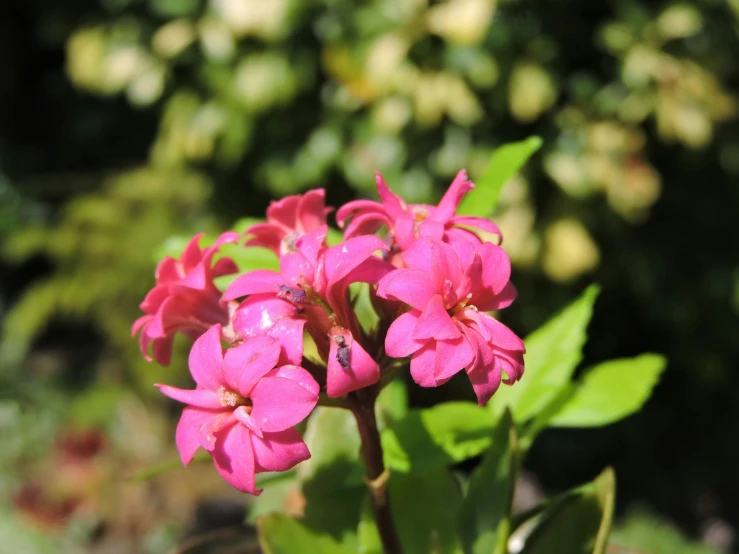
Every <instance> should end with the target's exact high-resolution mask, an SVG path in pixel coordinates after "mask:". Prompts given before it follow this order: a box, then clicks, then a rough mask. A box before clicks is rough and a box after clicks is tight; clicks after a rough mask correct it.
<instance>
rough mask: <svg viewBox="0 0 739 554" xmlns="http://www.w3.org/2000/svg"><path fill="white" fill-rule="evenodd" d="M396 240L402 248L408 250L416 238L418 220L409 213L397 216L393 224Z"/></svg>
mask: <svg viewBox="0 0 739 554" xmlns="http://www.w3.org/2000/svg"><path fill="white" fill-rule="evenodd" d="M392 229H393V236H394V237H395V242H396V243H397V244H398V246H399V247H400V249H401V250H407V249H408V248H410V247H411V245H413V243H414V241H415V240H416V221H415V219H413V218H412V217H411V216H409V215H402V216H400V217H397V218H395V222H394V223H393V226H392Z"/></svg>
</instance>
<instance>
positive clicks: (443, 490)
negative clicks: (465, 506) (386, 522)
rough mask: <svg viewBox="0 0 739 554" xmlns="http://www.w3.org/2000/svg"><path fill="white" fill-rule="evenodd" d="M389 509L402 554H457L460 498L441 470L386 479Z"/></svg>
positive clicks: (459, 547) (448, 476)
mask: <svg viewBox="0 0 739 554" xmlns="http://www.w3.org/2000/svg"><path fill="white" fill-rule="evenodd" d="M389 492H390V507H391V509H392V512H393V519H394V520H395V528H396V529H397V531H398V536H399V538H400V544H401V546H402V547H403V552H404V554H429V553H431V552H433V553H434V554H461V553H462V546H461V544H460V539H459V536H458V533H457V529H456V526H455V514H456V512H457V510H458V509H459V507H460V504H461V501H462V496H461V493H460V491H459V487H458V486H457V484H456V483H455V482H454V479H453V478H452V476H451V474H450V473H449V471H448V470H447V469H445V468H443V467H437V468H433V469H429V470H427V471H425V472H423V473H412V474H402V473H393V474H392V475H391V476H390V486H389Z"/></svg>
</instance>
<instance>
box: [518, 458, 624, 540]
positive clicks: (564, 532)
mask: <svg viewBox="0 0 739 554" xmlns="http://www.w3.org/2000/svg"><path fill="white" fill-rule="evenodd" d="M615 487H616V480H615V476H614V473H613V470H612V469H611V468H607V469H606V470H604V471H603V473H601V474H600V475H599V476H598V477H597V478H596V479H595V481H593V482H592V483H588V484H587V485H584V486H582V487H579V488H578V490H577V491H573V494H568V495H564V496H562V497H561V500H560V501H558V502H555V503H553V504H551V505H550V506H549V507H548V508H547V510H546V511H544V512H543V513H542V514H541V515H540V516H538V519H537V521H536V523H535V527H534V528H533V530H532V531H531V532H530V534H529V535H528V536H527V537H525V539H523V538H521V539H519V538H514V539H512V540H513V541H518V540H523V541H525V542H524V547H523V550H520V552H521V554H605V553H606V552H607V548H608V537H609V535H610V532H611V524H612V521H613V511H614V505H615V496H616V490H615Z"/></svg>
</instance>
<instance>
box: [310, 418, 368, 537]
mask: <svg viewBox="0 0 739 554" xmlns="http://www.w3.org/2000/svg"><path fill="white" fill-rule="evenodd" d="M304 439H305V443H306V444H307V445H308V448H309V450H310V452H311V458H310V459H309V460H306V461H305V462H303V463H302V464H300V465H299V466H298V467H297V471H298V478H299V479H300V482H301V484H302V491H303V495H304V496H305V501H306V505H305V515H304V519H303V522H304V523H305V524H306V525H307V526H308V527H310V528H312V529H315V530H318V531H322V532H326V533H329V534H330V535H331V536H333V537H334V538H335V539H337V540H338V541H340V542H341V543H343V544H345V545H347V546H353V545H354V544H355V543H356V529H357V524H358V523H359V519H360V511H361V504H362V500H363V499H364V496H365V494H366V493H367V485H366V484H365V483H364V481H363V479H362V477H363V475H364V471H365V470H364V466H363V465H362V464H361V463H360V462H359V447H360V439H359V432H358V430H357V423H356V421H355V420H354V416H353V415H352V414H351V412H349V411H348V410H342V409H338V408H317V409H315V410H314V411H313V414H311V416H310V419H309V420H308V425H307V428H306V431H305V434H304Z"/></svg>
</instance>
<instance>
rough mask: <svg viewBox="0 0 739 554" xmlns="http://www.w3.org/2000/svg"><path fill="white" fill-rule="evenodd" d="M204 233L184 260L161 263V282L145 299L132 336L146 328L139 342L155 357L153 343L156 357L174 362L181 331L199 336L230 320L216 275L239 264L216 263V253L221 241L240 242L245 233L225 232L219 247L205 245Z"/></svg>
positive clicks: (168, 259) (158, 272)
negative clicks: (175, 343)
mask: <svg viewBox="0 0 739 554" xmlns="http://www.w3.org/2000/svg"><path fill="white" fill-rule="evenodd" d="M203 235H204V233H200V234H198V235H195V236H194V237H193V238H192V240H190V242H189V243H188V244H187V246H186V247H185V250H184V252H183V253H182V255H181V256H180V258H179V259H174V258H172V257H170V256H167V257H166V258H164V260H162V261H161V262H160V263H159V265H158V266H157V269H156V274H155V275H156V285H155V286H154V288H153V289H151V291H149V294H147V295H146V298H144V301H143V302H141V309H142V310H143V311H144V313H145V315H143V316H141V317H140V318H138V319H137V320H136V321H135V322H134V324H133V327H132V329H131V335H132V336H135V335H136V333H138V332H141V335H140V336H139V346H140V348H141V353H142V354H143V355H144V358H146V359H147V360H149V361H151V358H150V357H149V354H148V350H149V346H150V345H151V344H152V343H153V353H154V359H156V361H157V362H159V363H160V364H162V365H169V362H170V360H171V357H172V341H173V339H174V335H175V333H177V332H178V331H180V332H182V333H184V334H185V335H187V336H188V337H190V338H191V339H196V338H198V337H199V336H200V335H202V334H203V333H204V332H205V331H206V330H208V329H209V328H210V327H211V326H213V325H215V324H216V323H221V324H224V325H225V324H226V323H228V320H229V314H228V308H227V306H226V305H225V304H224V303H222V302H221V292H220V291H219V290H218V289H217V288H216V286H215V285H214V284H213V280H214V279H215V278H216V277H220V276H221V275H228V274H229V273H235V272H236V271H238V268H237V267H236V265H235V264H234V262H233V261H232V260H231V259H229V258H221V259H219V260H218V261H217V262H216V263H215V264H213V256H214V255H215V254H216V252H217V251H218V247H219V246H220V245H222V244H225V243H229V242H236V241H237V240H238V239H239V235H238V234H236V233H230V232H229V233H224V234H222V235H221V236H220V237H218V239H217V240H216V242H215V244H214V245H213V246H210V247H208V248H205V249H201V248H200V247H199V246H198V242H200V239H201V238H202V237H203Z"/></svg>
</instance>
